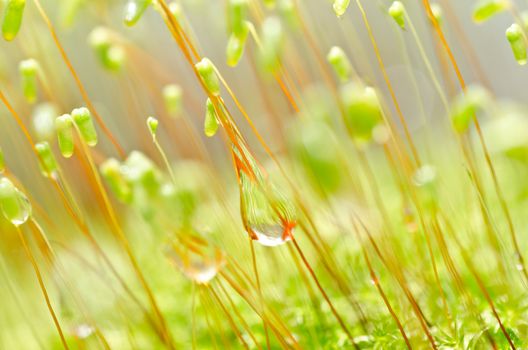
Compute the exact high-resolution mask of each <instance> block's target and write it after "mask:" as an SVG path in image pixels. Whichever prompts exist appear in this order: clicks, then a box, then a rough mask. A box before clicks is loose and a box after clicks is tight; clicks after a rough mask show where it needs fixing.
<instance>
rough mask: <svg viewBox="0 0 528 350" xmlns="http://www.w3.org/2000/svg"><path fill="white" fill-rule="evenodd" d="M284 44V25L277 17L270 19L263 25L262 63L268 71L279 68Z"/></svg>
mask: <svg viewBox="0 0 528 350" xmlns="http://www.w3.org/2000/svg"><path fill="white" fill-rule="evenodd" d="M283 42H284V32H283V28H282V24H281V22H280V20H279V19H278V18H277V17H268V18H266V19H265V20H264V22H263V23H262V50H261V61H262V64H263V66H264V68H265V69H266V70H268V71H271V72H273V71H275V70H277V68H278V67H279V63H280V56H281V53H282V48H283Z"/></svg>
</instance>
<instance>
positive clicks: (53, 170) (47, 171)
mask: <svg viewBox="0 0 528 350" xmlns="http://www.w3.org/2000/svg"><path fill="white" fill-rule="evenodd" d="M35 151H36V152H37V154H38V157H39V163H40V171H41V172H42V175H44V176H45V177H50V178H55V177H56V176H57V172H58V165H57V160H56V159H55V156H54V155H53V151H52V150H51V147H50V145H49V143H48V142H46V141H44V142H39V143H37V144H36V145H35Z"/></svg>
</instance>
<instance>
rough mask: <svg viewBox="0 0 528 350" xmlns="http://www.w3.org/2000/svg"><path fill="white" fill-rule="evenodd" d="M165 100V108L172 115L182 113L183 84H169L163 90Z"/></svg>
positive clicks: (175, 115)
mask: <svg viewBox="0 0 528 350" xmlns="http://www.w3.org/2000/svg"><path fill="white" fill-rule="evenodd" d="M162 95H163V102H164V104H165V109H166V110H167V113H168V114H169V115H170V116H171V117H177V116H179V115H181V112H182V110H183V101H182V99H183V90H182V88H181V86H179V85H176V84H168V85H165V86H164V87H163V90H162Z"/></svg>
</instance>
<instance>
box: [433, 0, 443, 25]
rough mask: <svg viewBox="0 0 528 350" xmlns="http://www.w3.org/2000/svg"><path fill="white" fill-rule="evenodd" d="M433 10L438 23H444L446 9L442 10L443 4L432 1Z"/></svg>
mask: <svg viewBox="0 0 528 350" xmlns="http://www.w3.org/2000/svg"><path fill="white" fill-rule="evenodd" d="M431 12H432V13H433V17H434V18H435V20H436V23H438V25H442V23H444V11H443V10H442V6H440V4H439V3H436V2H435V3H432V4H431Z"/></svg>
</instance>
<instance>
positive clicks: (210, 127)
mask: <svg viewBox="0 0 528 350" xmlns="http://www.w3.org/2000/svg"><path fill="white" fill-rule="evenodd" d="M217 131H218V120H217V118H216V111H215V108H214V105H213V102H211V100H210V99H207V101H206V103H205V120H204V133H205V136H207V137H213V136H214V135H215V134H216V132H217Z"/></svg>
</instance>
